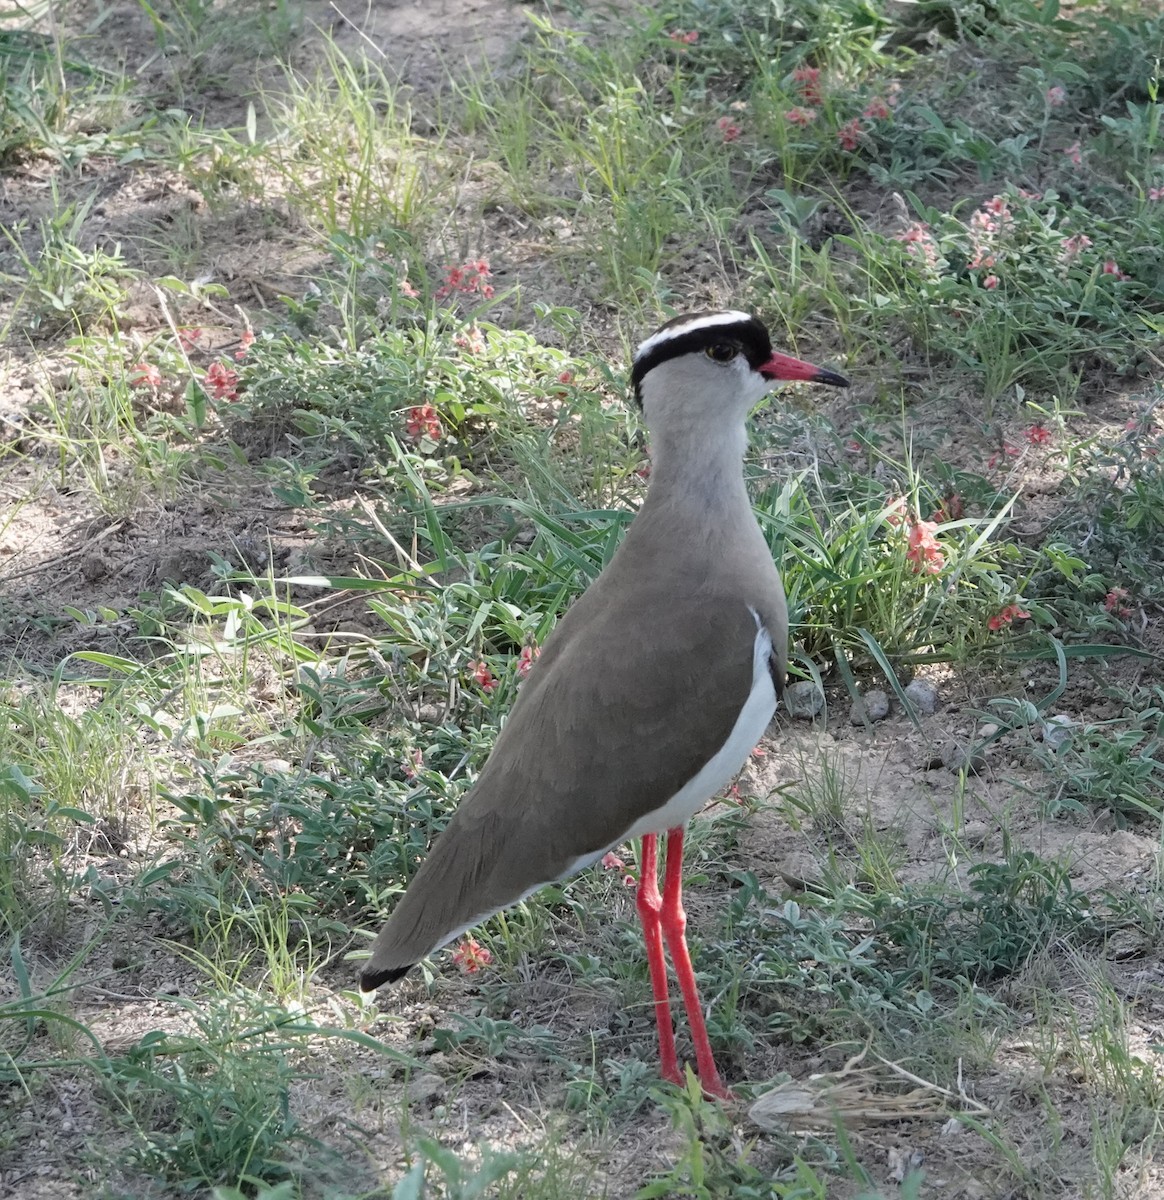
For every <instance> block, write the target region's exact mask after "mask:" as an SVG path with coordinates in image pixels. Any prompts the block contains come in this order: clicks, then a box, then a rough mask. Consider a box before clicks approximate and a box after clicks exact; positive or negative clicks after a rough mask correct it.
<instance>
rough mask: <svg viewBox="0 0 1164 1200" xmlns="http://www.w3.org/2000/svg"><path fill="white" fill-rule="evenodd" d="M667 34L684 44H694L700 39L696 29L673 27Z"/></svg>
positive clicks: (672, 39) (674, 40) (673, 39)
mask: <svg viewBox="0 0 1164 1200" xmlns="http://www.w3.org/2000/svg"><path fill="white" fill-rule="evenodd" d="M667 36H668V37H669V38H670V39H671V41H673V42H682V43H683V45H684V46H694V45H695V43H696V42H697V41H699V34H698V32H697V31H696V30H694V29H672V30H671V32H670V33H669V34H667Z"/></svg>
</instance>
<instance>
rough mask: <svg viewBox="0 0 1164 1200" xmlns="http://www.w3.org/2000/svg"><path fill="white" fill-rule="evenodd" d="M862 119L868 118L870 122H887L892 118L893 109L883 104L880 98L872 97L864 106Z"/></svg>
mask: <svg viewBox="0 0 1164 1200" xmlns="http://www.w3.org/2000/svg"><path fill="white" fill-rule="evenodd" d="M861 116H863V117H868V119H869V120H870V121H888V120H889V118H890V117H891V116H893V109H891V108H890V107H889V105H888V104H886V103H885V101H884V99H883V98H882V97H881V96H874V97H873V99H872V100H870V101H869V103H868V104H866V105H865V111H864V112H863V113H862V114H861Z"/></svg>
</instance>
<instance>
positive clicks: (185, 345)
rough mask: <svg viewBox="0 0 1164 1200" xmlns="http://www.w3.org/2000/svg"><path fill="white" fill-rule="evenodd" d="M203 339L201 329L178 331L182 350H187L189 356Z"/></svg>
mask: <svg viewBox="0 0 1164 1200" xmlns="http://www.w3.org/2000/svg"><path fill="white" fill-rule="evenodd" d="M201 337H202V330H201V329H179V330H178V342H179V344H180V345H181V347H182V349H183V350H185V351H186V353H187V354H189V353H190V351H191V350H193V349H195V347H196V346H197V345H198V341H199V339H200V338H201Z"/></svg>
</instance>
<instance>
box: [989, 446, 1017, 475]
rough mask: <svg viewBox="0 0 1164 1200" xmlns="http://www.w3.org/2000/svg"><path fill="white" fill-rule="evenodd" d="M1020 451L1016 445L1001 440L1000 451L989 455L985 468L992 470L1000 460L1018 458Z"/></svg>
mask: <svg viewBox="0 0 1164 1200" xmlns="http://www.w3.org/2000/svg"><path fill="white" fill-rule="evenodd" d="M1021 453H1022V451H1021V450H1020V449H1019V448H1018V447H1017V446H1012V445H1011V444H1010V442H1003V443H1002V450H1001V452H1000V453H996V454H992V455H991V456H990V459H989V461H988V462H987V464H986V469H987V470H988V471H993V470H994V468H995V467H997V466H998V464H999V463H1000V462H1006V460H1007V459H1008V458H1018V456H1019V455H1020V454H1021Z"/></svg>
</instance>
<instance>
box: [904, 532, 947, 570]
mask: <svg viewBox="0 0 1164 1200" xmlns="http://www.w3.org/2000/svg"><path fill="white" fill-rule="evenodd" d="M937 530H938V527H937V525H935V524H934V523H933V522H932V521H911V522H910V523H909V549H908V550H906V552H905V557H906V559H907V560H908V561H909V562H911V563H913V569H914V570H915V571H918V572H924V573H925V574H927V575H936V574H937V573H938V572H939V571H940V570H941V569H942V568H943V567H944V566H945V565H946V554H945V551H944V550H943V549H942V544H941V542H939V541H938V539H937V538H936V537H935V536H934V534H935V533H937Z"/></svg>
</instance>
